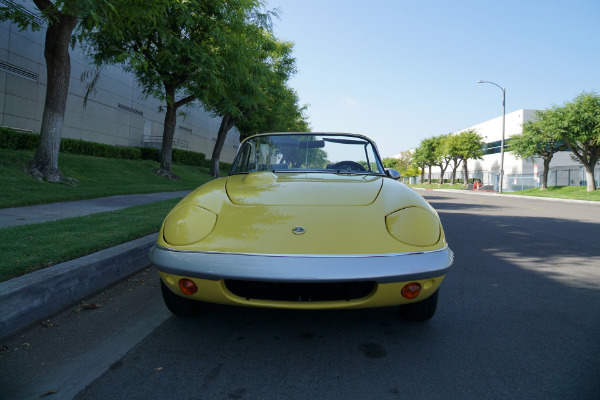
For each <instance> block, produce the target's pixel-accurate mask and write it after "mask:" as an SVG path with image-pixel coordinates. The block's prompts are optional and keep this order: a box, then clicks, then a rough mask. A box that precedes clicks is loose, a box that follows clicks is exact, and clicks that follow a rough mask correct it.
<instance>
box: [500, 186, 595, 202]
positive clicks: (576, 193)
mask: <svg viewBox="0 0 600 400" xmlns="http://www.w3.org/2000/svg"><path fill="white" fill-rule="evenodd" d="M506 194H516V195H519V196H536V197H554V198H557V199H572V200H589V201H600V190H595V191H593V192H588V191H586V188H585V187H584V186H550V187H548V188H547V189H546V190H540V189H538V188H534V189H527V190H521V191H518V192H509V193H506Z"/></svg>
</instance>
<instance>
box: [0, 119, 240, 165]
mask: <svg viewBox="0 0 600 400" xmlns="http://www.w3.org/2000/svg"><path fill="white" fill-rule="evenodd" d="M39 137H40V136H39V135H38V134H35V133H25V132H17V131H15V130H13V129H8V128H0V149H6V150H32V151H35V150H36V148H37V145H38V139H39ZM60 151H61V152H65V153H72V154H81V155H85V156H94V157H104V158H122V159H128V160H154V161H158V160H160V157H159V154H160V152H159V150H158V149H157V148H154V147H120V146H112V145H109V144H102V143H94V142H87V141H85V140H78V139H69V138H63V139H62V140H61V142H60ZM173 162H174V163H178V164H182V165H191V166H196V167H205V168H209V167H210V160H207V159H206V156H205V155H204V154H203V153H197V152H195V151H189V150H181V149H173ZM219 167H220V168H221V169H222V170H224V169H227V170H228V169H230V168H231V164H230V163H226V162H220V163H219Z"/></svg>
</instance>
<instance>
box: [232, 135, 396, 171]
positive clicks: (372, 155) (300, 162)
mask: <svg viewBox="0 0 600 400" xmlns="http://www.w3.org/2000/svg"><path fill="white" fill-rule="evenodd" d="M256 171H272V172H275V173H279V172H322V173H337V174H377V175H381V174H385V171H384V169H383V166H382V164H381V160H380V159H379V155H378V154H377V151H376V149H375V146H374V145H373V143H372V142H371V141H370V140H368V139H367V138H365V137H363V136H354V135H343V134H272V135H259V136H254V137H251V138H249V139H248V140H246V141H244V142H243V143H242V145H241V146H240V149H239V151H238V154H237V156H236V158H235V160H234V162H233V166H232V168H231V172H230V173H231V174H241V173H248V172H256Z"/></svg>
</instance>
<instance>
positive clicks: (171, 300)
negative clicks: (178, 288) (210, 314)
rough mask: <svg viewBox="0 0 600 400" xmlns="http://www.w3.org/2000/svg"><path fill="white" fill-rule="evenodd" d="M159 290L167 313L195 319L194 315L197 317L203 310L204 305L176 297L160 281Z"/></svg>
mask: <svg viewBox="0 0 600 400" xmlns="http://www.w3.org/2000/svg"><path fill="white" fill-rule="evenodd" d="M160 289H161V291H162V296H163V300H164V301H165V305H166V306H167V308H168V309H169V311H171V312H172V313H173V314H175V315H177V316H180V317H195V316H196V315H199V314H200V313H201V312H202V310H203V308H204V307H203V306H204V303H201V302H199V301H194V300H188V299H185V298H183V297H180V296H177V295H176V294H175V293H173V292H172V291H171V290H170V289H169V288H168V287H167V285H165V283H164V282H163V281H162V280H161V281H160Z"/></svg>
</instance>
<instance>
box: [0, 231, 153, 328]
mask: <svg viewBox="0 0 600 400" xmlns="http://www.w3.org/2000/svg"><path fill="white" fill-rule="evenodd" d="M155 241H156V234H152V235H148V236H145V237H143V238H139V239H136V240H132V241H131V242H127V243H123V244H121V245H118V246H115V247H111V248H109V249H106V250H102V251H99V252H97V253H93V254H90V255H87V256H85V257H82V258H78V259H75V260H71V261H67V262H64V263H61V264H57V265H54V266H52V267H48V268H45V269H42V270H39V271H35V272H33V273H30V274H27V275H24V276H20V277H18V278H14V279H10V280H8V281H5V282H0V338H3V337H5V336H8V335H10V334H12V333H14V332H16V331H18V330H20V329H22V328H24V327H26V326H27V325H29V324H31V323H33V322H35V321H38V320H40V319H43V318H45V317H47V316H48V315H50V314H52V313H55V312H57V311H59V310H60V309H62V308H64V307H66V306H68V305H69V304H72V303H74V302H76V301H78V300H79V299H81V298H83V297H85V296H87V295H90V294H92V293H94V292H96V291H98V290H101V289H103V288H104V287H106V286H109V285H110V284H112V283H114V282H116V281H118V280H120V279H123V278H125V277H127V276H129V275H131V274H133V273H134V272H137V271H139V270H140V269H142V268H144V267H145V266H147V265H148V264H149V263H150V260H149V258H148V252H149V250H150V248H151V247H152V245H153V244H154V242H155Z"/></svg>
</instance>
